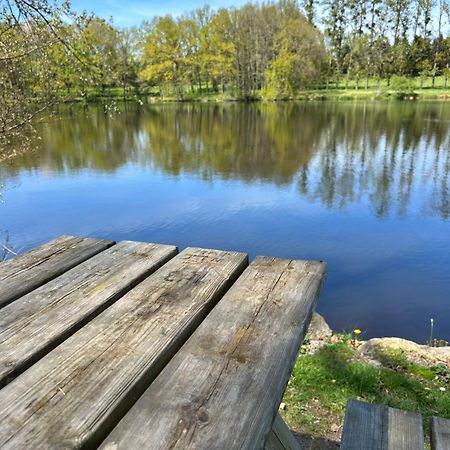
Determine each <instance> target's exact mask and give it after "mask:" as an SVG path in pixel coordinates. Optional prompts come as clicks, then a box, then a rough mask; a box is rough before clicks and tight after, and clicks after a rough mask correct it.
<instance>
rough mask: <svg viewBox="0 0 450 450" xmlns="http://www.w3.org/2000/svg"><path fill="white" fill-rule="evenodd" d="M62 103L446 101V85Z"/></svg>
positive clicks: (94, 96) (91, 97)
mask: <svg viewBox="0 0 450 450" xmlns="http://www.w3.org/2000/svg"><path fill="white" fill-rule="evenodd" d="M60 100H61V101H62V102H63V103H102V102H106V103H107V102H111V101H121V102H123V101H130V102H139V103H150V104H157V103H233V102H237V103H251V102H268V103H272V102H273V103H277V102H292V101H294V102H295V101H330V100H331V101H349V100H350V101H353V100H364V101H376V100H383V101H386V100H394V101H398V100H400V101H423V100H439V101H448V100H450V88H449V89H440V88H436V89H433V88H424V89H415V90H413V91H410V92H398V91H394V90H386V89H330V90H325V89H317V90H305V91H301V92H299V93H298V94H296V95H294V96H284V97H278V98H272V97H266V96H264V95H259V94H256V95H252V96H248V97H242V96H237V95H233V94H230V93H225V94H217V93H210V94H206V93H203V94H190V93H186V94H183V95H181V96H172V95H166V96H160V95H157V94H135V93H129V94H127V95H123V92H120V91H119V90H117V89H112V90H109V91H106V92H103V93H100V92H94V91H93V92H89V93H88V94H87V95H85V96H79V95H74V96H70V95H67V96H62V97H61V99H60Z"/></svg>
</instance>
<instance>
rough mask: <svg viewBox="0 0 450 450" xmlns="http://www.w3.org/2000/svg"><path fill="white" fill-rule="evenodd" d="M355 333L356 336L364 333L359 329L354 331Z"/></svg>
mask: <svg viewBox="0 0 450 450" xmlns="http://www.w3.org/2000/svg"><path fill="white" fill-rule="evenodd" d="M353 333H355V334H361V333H362V331H361V330H360V329H359V328H357V329H356V330H353Z"/></svg>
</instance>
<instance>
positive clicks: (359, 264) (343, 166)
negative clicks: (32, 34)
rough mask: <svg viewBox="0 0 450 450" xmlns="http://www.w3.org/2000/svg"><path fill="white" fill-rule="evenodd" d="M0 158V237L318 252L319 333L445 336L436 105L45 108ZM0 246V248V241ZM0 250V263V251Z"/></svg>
mask: <svg viewBox="0 0 450 450" xmlns="http://www.w3.org/2000/svg"><path fill="white" fill-rule="evenodd" d="M58 117H59V118H58V119H55V120H50V119H49V120H48V122H47V123H45V124H43V125H42V129H41V133H40V134H41V137H42V139H41V140H40V141H39V143H38V148H37V149H36V151H35V152H33V153H28V154H26V155H24V156H22V157H20V158H17V159H15V160H14V161H10V162H8V163H7V164H3V165H0V185H1V184H2V182H3V184H4V185H5V186H4V188H3V189H1V188H0V192H3V203H1V204H0V240H1V239H2V236H3V235H4V233H5V230H8V231H9V233H10V237H11V239H10V240H11V246H12V248H13V249H21V250H26V249H28V248H30V247H33V246H36V245H38V244H40V243H42V242H44V241H46V240H49V239H52V238H55V237H56V236H59V235H61V234H74V235H81V236H93V237H99V238H105V239H114V240H122V239H129V240H137V241H148V242H161V243H170V244H176V245H178V246H179V247H180V248H184V247H186V246H201V247H210V248H220V249H228V250H240V251H244V252H247V253H249V254H250V257H253V256H255V255H257V254H260V255H261V254H263V255H264V254H265V255H273V256H280V257H284V258H298V259H303V258H312V259H323V260H325V261H327V264H328V278H327V282H326V285H325V290H324V292H323V294H322V296H321V300H320V303H319V311H320V312H322V313H324V314H325V316H326V317H327V319H328V320H329V321H330V323H331V325H332V327H333V328H335V329H337V330H342V329H345V330H351V329H353V328H355V327H358V328H361V329H363V330H364V331H365V332H366V334H365V336H366V337H370V336H380V335H397V336H402V337H406V338H412V339H417V340H419V341H422V342H424V341H425V340H426V339H427V338H428V334H429V319H430V317H434V318H435V332H436V336H437V337H439V338H443V339H447V340H450V322H449V321H448V317H450V302H449V301H448V299H449V298H450V275H449V273H448V270H447V268H448V267H449V265H450V254H449V253H448V248H449V246H450V233H449V230H448V219H449V214H450V198H449V194H450V192H449V188H450V186H449V183H450V180H449V171H450V152H449V146H450V142H449V139H450V136H449V135H450V133H449V128H450V103H437V102H436V103H416V102H390V103H380V102H372V103H359V102H357V103H331V102H330V103H328V102H324V103H297V104H295V103H286V104H278V105H277V104H252V105H241V104H225V105H207V104H206V105H202V104H195V105H192V104H191V105H189V104H183V105H176V104H168V105H159V106H158V105H152V106H148V107H142V108H141V107H137V106H136V105H123V106H122V109H121V111H120V114H115V115H113V116H108V115H105V114H104V112H103V108H101V107H98V108H97V107H93V106H92V107H89V108H88V109H87V110H84V109H82V108H80V107H72V108H67V109H64V110H61V111H60V113H59V116H58ZM0 242H1V241H0ZM0 256H1V255H0Z"/></svg>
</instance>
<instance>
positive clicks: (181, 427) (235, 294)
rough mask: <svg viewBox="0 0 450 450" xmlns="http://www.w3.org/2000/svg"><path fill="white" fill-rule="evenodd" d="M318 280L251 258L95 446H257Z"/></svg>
mask: <svg viewBox="0 0 450 450" xmlns="http://www.w3.org/2000/svg"><path fill="white" fill-rule="evenodd" d="M323 274H324V265H323V264H322V263H320V262H308V261H291V260H281V259H275V258H265V257H257V258H256V259H255V261H253V262H252V264H251V265H250V266H249V267H248V268H247V269H246V270H245V271H244V273H243V274H242V275H241V277H240V278H239V280H238V281H237V282H236V283H235V284H234V286H233V287H232V288H231V289H230V290H229V291H228V292H227V294H226V295H225V296H224V298H223V299H222V300H221V301H220V302H219V304H218V305H217V306H216V307H215V308H214V309H213V311H212V312H211V313H210V314H209V316H208V317H207V318H206V320H205V321H204V322H203V323H202V324H201V325H200V327H199V328H198V329H197V330H196V331H195V333H194V334H193V335H192V336H191V338H190V339H189V340H188V342H187V343H186V344H185V345H184V346H183V348H182V349H181V350H180V351H179V352H178V353H177V354H176V355H175V357H174V358H173V359H172V361H170V363H169V364H168V365H167V366H166V368H165V369H164V370H163V371H162V372H161V374H160V375H159V376H158V378H157V379H156V380H155V381H154V382H153V383H152V385H151V386H150V387H149V389H148V390H147V391H146V392H145V393H144V394H143V396H142V397H141V398H140V399H139V400H138V401H137V402H136V404H135V405H134V407H133V408H131V409H130V411H129V412H128V414H127V415H126V416H125V417H124V418H123V419H122V420H121V422H120V423H119V424H118V425H117V427H116V428H115V429H114V431H113V432H112V433H111V435H110V436H108V438H107V439H106V440H105V442H104V443H103V444H102V448H104V449H108V450H110V449H118V448H120V449H128V448H139V449H154V450H156V449H169V448H170V449H196V450H201V449H234V448H239V449H255V448H263V447H264V445H265V442H266V439H267V438H268V435H269V432H270V428H271V425H272V423H273V420H274V418H275V415H276V413H277V411H278V405H279V404H280V401H281V398H282V395H283V392H284V390H285V388H286V385H287V382H288V379H289V376H290V374H291V372H292V369H293V366H294V362H295V359H296V356H297V353H298V350H299V348H300V345H301V342H302V340H303V337H304V334H305V332H306V329H307V326H308V323H309V321H310V318H311V314H312V310H313V307H314V304H315V301H316V297H317V294H318V291H319V287H320V285H321V282H322V278H323Z"/></svg>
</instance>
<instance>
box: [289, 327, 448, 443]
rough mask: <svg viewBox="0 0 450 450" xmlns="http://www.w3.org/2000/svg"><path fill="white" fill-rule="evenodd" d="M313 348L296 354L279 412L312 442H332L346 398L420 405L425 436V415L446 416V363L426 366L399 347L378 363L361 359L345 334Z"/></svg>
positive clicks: (410, 406)
mask: <svg viewBox="0 0 450 450" xmlns="http://www.w3.org/2000/svg"><path fill="white" fill-rule="evenodd" d="M332 341H333V342H334V343H331V342H329V343H328V344H327V345H325V346H324V347H323V348H321V349H320V350H319V351H318V352H317V353H315V354H303V355H300V356H299V358H298V360H297V362H296V365H295V369H294V372H293V375H292V377H291V379H290V381H289V384H288V387H287V390H286V393H285V397H284V400H283V402H284V405H283V404H282V406H283V407H284V409H283V410H282V411H281V414H282V415H283V416H284V418H285V420H286V422H287V423H288V424H289V426H290V427H291V428H292V429H294V430H296V431H298V432H299V433H300V434H301V435H306V436H307V437H308V441H310V440H311V439H312V441H313V442H314V441H315V442H316V443H317V444H316V446H314V445H313V446H312V447H311V448H323V449H326V448H335V444H334V443H335V442H336V441H338V440H339V439H340V433H341V431H342V423H343V418H344V412H345V405H346V402H347V400H348V399H350V398H358V399H360V400H363V401H367V402H371V403H378V404H385V405H389V406H392V407H395V408H400V409H405V410H411V411H418V412H420V413H421V414H422V415H423V418H424V426H425V434H426V435H427V436H429V418H430V417H431V416H433V415H436V416H440V417H446V418H450V367H448V366H447V365H445V364H438V365H436V366H433V367H424V366H420V365H417V364H413V363H411V362H409V361H408V360H407V358H406V357H405V355H404V354H403V353H402V352H401V351H389V352H383V353H381V352H380V354H378V355H377V356H378V358H377V359H378V360H379V361H380V362H381V365H380V366H375V365H373V364H369V363H368V362H365V361H364V360H363V359H361V357H360V356H359V354H358V351H357V350H356V348H355V347H356V346H355V343H354V341H352V340H351V339H350V337H348V336H343V335H338V336H337V337H333V340H332Z"/></svg>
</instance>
